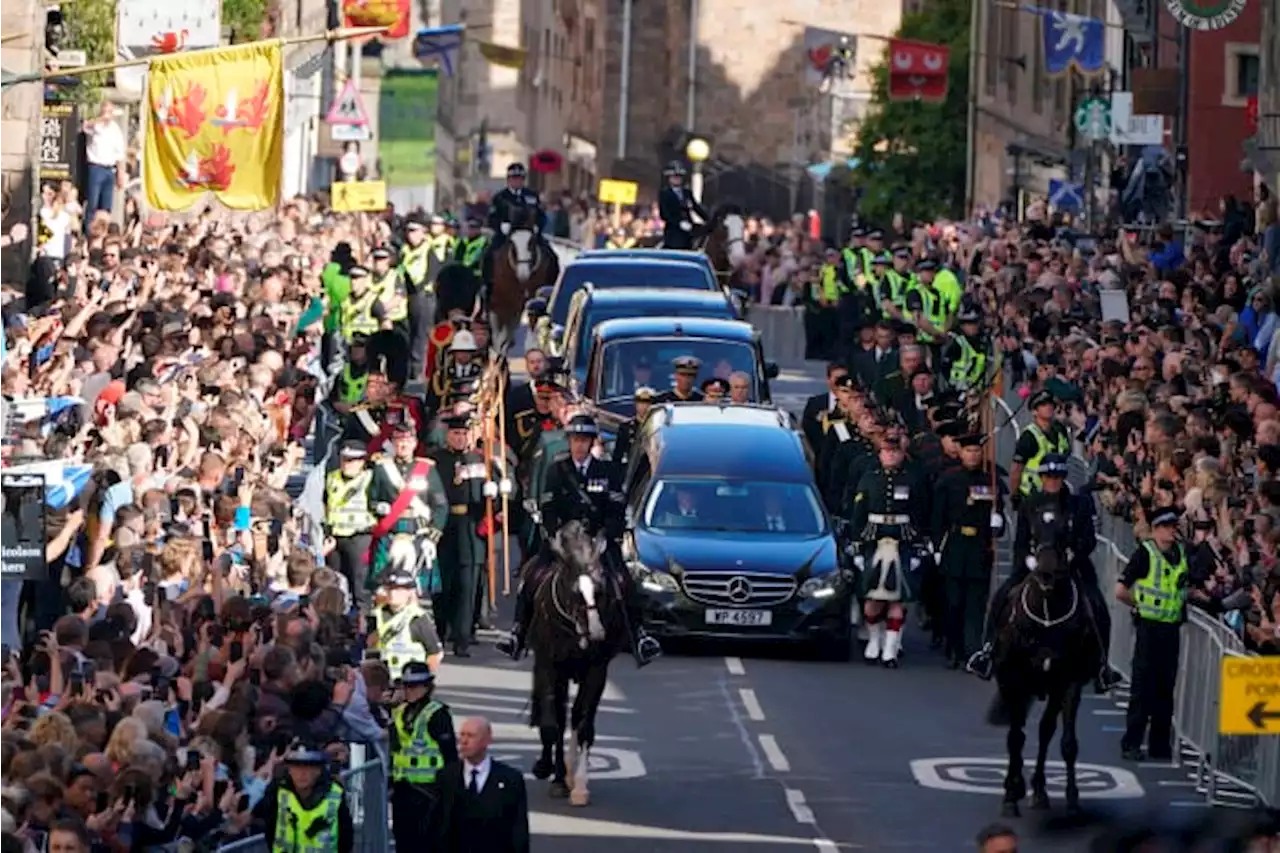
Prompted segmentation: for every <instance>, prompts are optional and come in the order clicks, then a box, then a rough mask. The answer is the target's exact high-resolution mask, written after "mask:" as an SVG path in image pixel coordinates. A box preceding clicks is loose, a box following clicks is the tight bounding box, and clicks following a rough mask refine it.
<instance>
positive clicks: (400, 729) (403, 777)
mask: <svg viewBox="0 0 1280 853" xmlns="http://www.w3.org/2000/svg"><path fill="white" fill-rule="evenodd" d="M443 707H444V705H442V704H440V703H439V702H435V701H432V702H428V703H427V707H425V708H423V709H422V710H421V711H419V712H418V715H417V716H416V717H414V718H413V720H412V721H411V722H410V723H409V725H408V726H406V725H405V722H404V709H405V706H404V705H400V706H399V707H397V708H396V709H395V710H393V711H392V712H391V724H392V725H393V726H395V727H396V740H397V744H396V750H395V751H394V752H392V753H391V781H392V782H408V783H409V784H411V785H430V784H431V783H432V782H434V781H436V774H437V773H439V772H440V769H441V768H442V767H444V755H443V754H442V753H441V752H440V744H438V743H436V739H435V738H434V737H432V735H431V732H430V731H429V730H428V726H429V725H430V723H431V718H432V717H434V716H435V715H436V712H437V711H439V710H440V709H441V708H443Z"/></svg>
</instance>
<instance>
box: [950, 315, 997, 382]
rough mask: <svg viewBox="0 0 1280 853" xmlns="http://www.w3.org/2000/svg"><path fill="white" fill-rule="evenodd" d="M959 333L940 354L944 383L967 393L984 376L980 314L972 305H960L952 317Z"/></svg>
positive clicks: (983, 345)
mask: <svg viewBox="0 0 1280 853" xmlns="http://www.w3.org/2000/svg"><path fill="white" fill-rule="evenodd" d="M956 321H957V322H958V323H959V324H960V332H959V334H953V335H952V336H951V341H950V343H948V344H947V347H946V349H945V350H944V351H943V353H942V363H943V364H944V365H945V366H946V369H947V380H948V383H949V384H950V386H951V387H952V388H955V389H956V390H958V391H968V390H970V389H973V388H980V387H981V386H982V384H983V382H984V381H985V380H986V377H987V343H986V341H985V340H984V339H983V334H982V315H981V314H980V313H978V309H977V308H976V307H975V306H973V305H964V306H962V307H961V308H960V313H959V314H957V315H956Z"/></svg>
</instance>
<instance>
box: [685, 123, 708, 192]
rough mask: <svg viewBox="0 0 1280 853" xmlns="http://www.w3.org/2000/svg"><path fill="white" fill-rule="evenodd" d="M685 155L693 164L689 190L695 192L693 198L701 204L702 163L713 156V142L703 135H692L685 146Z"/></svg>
mask: <svg viewBox="0 0 1280 853" xmlns="http://www.w3.org/2000/svg"><path fill="white" fill-rule="evenodd" d="M684 156H686V157H688V158H689V162H690V163H692V164H693V176H692V179H691V180H690V186H689V190H690V192H692V193H693V200H694V201H696V202H698V203H699V204H701V202H702V164H703V163H705V162H706V161H707V160H708V158H710V157H711V143H710V142H708V141H707V140H705V139H703V138H702V137H701V136H695V137H692V138H691V139H690V140H689V141H688V142H687V143H686V144H685V146H684Z"/></svg>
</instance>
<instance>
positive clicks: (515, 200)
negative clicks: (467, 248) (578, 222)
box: [481, 163, 558, 285]
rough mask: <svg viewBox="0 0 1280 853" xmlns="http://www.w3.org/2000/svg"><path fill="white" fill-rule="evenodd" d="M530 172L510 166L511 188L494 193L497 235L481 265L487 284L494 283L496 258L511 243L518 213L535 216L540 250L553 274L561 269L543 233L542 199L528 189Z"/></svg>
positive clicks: (491, 226) (491, 214)
mask: <svg viewBox="0 0 1280 853" xmlns="http://www.w3.org/2000/svg"><path fill="white" fill-rule="evenodd" d="M528 175H529V172H528V170H527V169H525V167H524V164H523V163H512V164H511V165H510V166H508V167H507V185H506V186H505V187H503V188H502V189H500V190H498V192H497V193H495V194H494V196H493V200H492V201H491V202H490V203H489V221H488V224H489V230H490V231H492V232H493V241H492V243H491V244H490V246H489V251H488V252H486V253H485V256H484V261H483V262H482V265H481V277H482V278H483V279H484V281H485V283H486V285H488V284H490V283H492V281H493V259H494V258H496V257H497V256H498V251H499V250H501V249H502V247H503V246H505V245H506V244H507V238H508V236H509V235H510V234H511V226H512V222H513V219H514V217H515V214H516V211H518V210H524V211H527V212H528V214H531V215H532V219H531V221H532V223H533V228H534V238H535V239H536V240H537V245H538V249H539V251H541V252H545V253H546V254H547V256H548V257H549V258H550V260H551V263H552V264H553V265H554V266H553V269H552V272H553V273H554V272H555V269H556V268H558V262H557V260H556V254H555V252H554V251H552V249H551V244H550V243H548V242H547V238H546V237H545V236H544V235H543V233H542V232H543V230H544V229H545V227H546V224H547V213H546V211H545V210H543V209H542V199H541V198H539V197H538V193H537V192H536V191H534V190H531V189H529V188H528V187H526V186H525V179H526V178H527V177H528ZM549 281H550V282H554V281H555V276H554V275H552V276H551V277H550V278H549Z"/></svg>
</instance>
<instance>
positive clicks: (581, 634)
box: [551, 557, 600, 648]
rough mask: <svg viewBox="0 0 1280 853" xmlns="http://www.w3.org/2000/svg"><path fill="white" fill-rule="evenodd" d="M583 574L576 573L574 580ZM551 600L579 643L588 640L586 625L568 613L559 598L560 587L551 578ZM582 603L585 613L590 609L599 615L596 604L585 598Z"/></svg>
mask: <svg viewBox="0 0 1280 853" xmlns="http://www.w3.org/2000/svg"><path fill="white" fill-rule="evenodd" d="M560 559H562V560H563V559H564V557H561V558H560ZM583 574H584V573H581V572H580V573H579V574H578V575H576V576H575V581H576V579H577V578H579V577H582V575H583ZM551 601H552V603H554V604H555V606H556V612H557V613H559V614H560V617H561V618H562V619H564V621H565V622H568V623H569V624H570V625H572V626H573V630H574V632H575V633H576V634H577V635H578V640H579V643H585V642H589V641H588V639H587V628H586V626H585V625H583V624H582V622H580V621H579V620H578V619H575V618H574V616H573V614H572V613H569V612H568V611H567V610H566V608H565V606H564V603H563V602H562V601H561V600H560V589H559V587H558V585H557V584H556V583H555V582H554V579H552V583H551ZM582 603H583V609H585V610H586V612H587V613H591V612H592V611H595V612H596V615H597V616H599V611H600V608H599V606H598V605H595V604H588V603H587V601H586V600H585V599H584V600H583V602H582ZM584 648H585V646H584Z"/></svg>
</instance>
